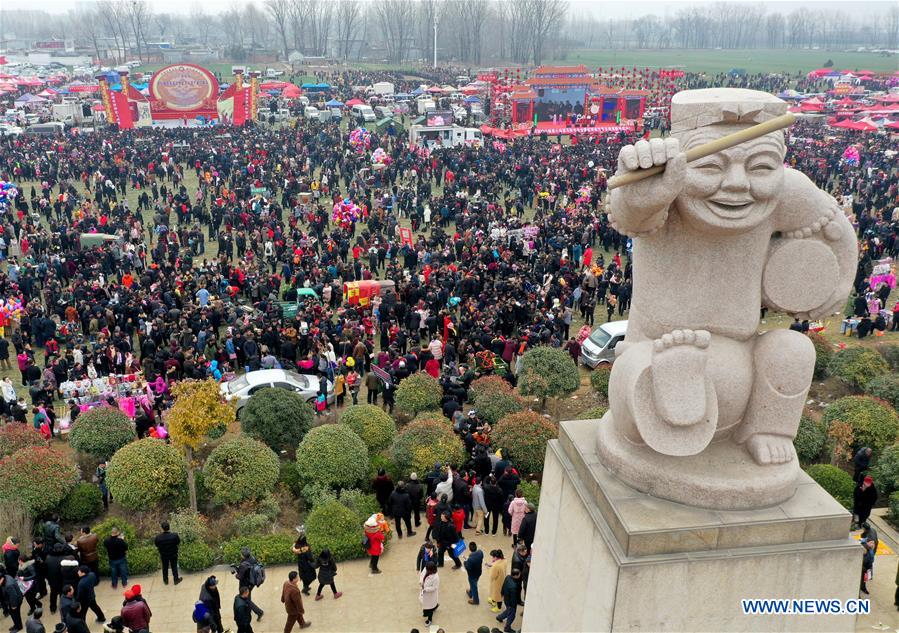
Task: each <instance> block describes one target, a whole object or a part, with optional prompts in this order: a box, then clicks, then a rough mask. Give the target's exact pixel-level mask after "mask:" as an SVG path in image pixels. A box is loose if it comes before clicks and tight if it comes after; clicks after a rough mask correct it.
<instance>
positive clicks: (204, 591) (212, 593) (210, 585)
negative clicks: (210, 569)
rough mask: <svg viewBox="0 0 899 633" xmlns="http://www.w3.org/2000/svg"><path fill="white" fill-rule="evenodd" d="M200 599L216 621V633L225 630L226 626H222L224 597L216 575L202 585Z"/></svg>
mask: <svg viewBox="0 0 899 633" xmlns="http://www.w3.org/2000/svg"><path fill="white" fill-rule="evenodd" d="M199 599H200V602H202V603H203V605H204V606H205V607H206V610H207V611H208V612H209V617H210V618H212V621H213V622H214V623H215V631H214V633H222V632H223V631H224V630H225V627H223V626H222V597H221V596H220V595H219V588H218V579H217V578H216V577H215V576H210V577H209V578H207V579H206V582H204V583H203V586H202V587H200V598H199Z"/></svg>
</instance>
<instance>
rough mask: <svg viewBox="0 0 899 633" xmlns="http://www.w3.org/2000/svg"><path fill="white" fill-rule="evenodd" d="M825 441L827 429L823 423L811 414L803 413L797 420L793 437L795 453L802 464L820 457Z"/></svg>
mask: <svg viewBox="0 0 899 633" xmlns="http://www.w3.org/2000/svg"><path fill="white" fill-rule="evenodd" d="M826 443H827V430H826V429H825V428H824V424H822V423H821V422H819V421H817V420H815V419H814V418H812V417H811V416H808V415H803V416H802V418H800V420H799V430H798V431H797V432H796V437H795V438H793V446H795V447H796V454H797V455H798V456H799V461H800V462H802V463H803V464H807V463H809V462H814V461H815V460H817V459H818V458H819V457H821V451H823V450H824V445H825V444H826Z"/></svg>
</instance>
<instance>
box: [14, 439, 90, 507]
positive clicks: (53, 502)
mask: <svg viewBox="0 0 899 633" xmlns="http://www.w3.org/2000/svg"><path fill="white" fill-rule="evenodd" d="M0 473H2V476H0V498H3V499H14V500H16V501H17V502H19V503H21V504H22V505H23V506H25V507H26V508H27V509H28V511H29V512H30V513H31V514H32V516H40V515H42V514H44V513H46V512H49V511H50V510H53V509H55V508H56V507H58V506H59V504H60V503H61V502H62V500H63V499H65V498H66V495H68V494H69V493H70V492H72V490H73V489H74V488H75V484H77V483H78V479H79V474H78V467H77V466H76V465H75V462H74V461H73V460H72V458H71V457H69V456H67V455H64V454H63V453H60V452H59V451H57V450H54V449H52V448H47V447H45V446H34V447H30V448H25V449H22V450H19V451H16V452H15V453H13V454H12V455H9V456H7V457H4V458H3V459H0Z"/></svg>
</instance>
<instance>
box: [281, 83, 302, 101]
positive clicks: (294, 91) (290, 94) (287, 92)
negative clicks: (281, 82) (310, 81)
mask: <svg viewBox="0 0 899 633" xmlns="http://www.w3.org/2000/svg"><path fill="white" fill-rule="evenodd" d="M302 94H303V91H302V90H300V89H299V88H297V87H296V86H294V85H293V84H290V85H289V86H287V87H286V88H285V89H284V90H283V91H282V92H281V96H282V97H284V98H285V99H296V98H297V97H299V96H302Z"/></svg>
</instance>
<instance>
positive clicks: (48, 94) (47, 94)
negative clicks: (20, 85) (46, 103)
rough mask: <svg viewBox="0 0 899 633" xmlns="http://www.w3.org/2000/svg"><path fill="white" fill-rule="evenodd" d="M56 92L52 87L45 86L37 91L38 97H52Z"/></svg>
mask: <svg viewBox="0 0 899 633" xmlns="http://www.w3.org/2000/svg"><path fill="white" fill-rule="evenodd" d="M55 94H58V93H57V92H56V91H55V90H54V89H53V88H47V89H45V90H41V91H40V92H39V93H37V96H39V97H52V96H53V95H55Z"/></svg>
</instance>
